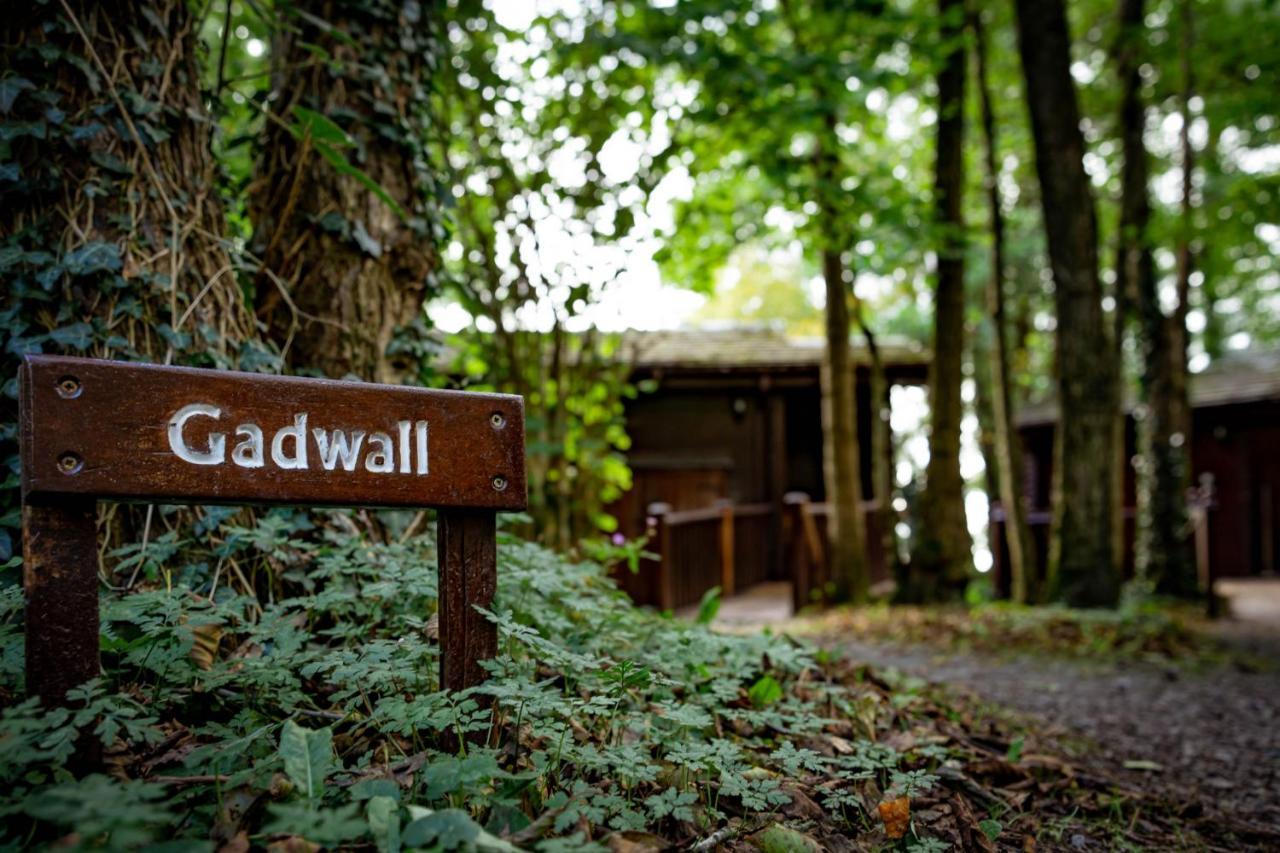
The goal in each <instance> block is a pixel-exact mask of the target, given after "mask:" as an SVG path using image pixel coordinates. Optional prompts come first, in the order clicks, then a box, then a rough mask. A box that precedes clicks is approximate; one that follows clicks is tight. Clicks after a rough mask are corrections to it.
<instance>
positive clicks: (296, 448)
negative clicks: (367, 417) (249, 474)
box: [169, 403, 430, 477]
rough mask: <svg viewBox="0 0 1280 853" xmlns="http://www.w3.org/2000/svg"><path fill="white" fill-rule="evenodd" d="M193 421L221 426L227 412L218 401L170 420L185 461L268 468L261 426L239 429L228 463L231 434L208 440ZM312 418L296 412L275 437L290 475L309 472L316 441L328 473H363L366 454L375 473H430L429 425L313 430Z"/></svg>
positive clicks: (275, 450) (273, 449)
mask: <svg viewBox="0 0 1280 853" xmlns="http://www.w3.org/2000/svg"><path fill="white" fill-rule="evenodd" d="M192 418H213V420H214V421H215V422H216V421H218V420H220V419H221V418H222V409H220V408H219V407H217V406H215V405H213V404H212V403H191V404H189V405H186V406H183V407H182V408H181V409H179V410H178V411H177V412H175V413H174V415H173V417H172V418H170V419H169V448H170V449H171V450H172V451H173V452H174V455H176V456H177V457H178V458H179V459H181V460H182V461H184V462H189V463H191V464H192V465H222V464H225V463H226V462H228V461H230V462H231V464H233V465H235V466H237V467H239V468H264V467H266V465H267V455H268V454H267V439H266V434H265V432H264V431H263V428H262V427H261V426H259V425H258V424H256V423H252V422H247V423H241V424H238V425H237V426H236V428H235V439H234V440H235V446H234V447H233V448H232V450H231V454H230V460H228V458H227V436H226V433H223V432H216V431H215V432H210V433H209V434H208V438H207V439H201V438H199V436H200V431H199V430H198V429H196V428H193V427H189V426H188V421H190V420H191V419H192ZM309 418H310V414H309V413H307V412H295V413H294V414H293V420H292V423H286V424H285V425H284V426H281V427H279V428H278V429H276V430H275V432H274V433H273V434H272V435H271V446H270V462H271V464H273V465H274V466H275V467H277V468H281V469H284V470H286V471H305V470H307V469H308V468H309V467H310V459H309V450H310V443H311V442H312V441H314V442H315V449H316V451H317V453H318V455H319V459H320V468H321V469H322V470H324V471H353V472H354V471H358V470H360V467H361V464H362V459H361V456H363V467H364V470H366V471H368V472H369V473H371V474H395V473H397V472H399V473H401V474H413V475H416V476H419V477H423V476H426V475H427V473H428V472H429V471H430V466H429V464H428V453H427V450H428V448H427V440H428V431H429V426H428V423H427V421H409V420H404V421H397V422H396V428H395V430H394V431H393V432H381V431H379V432H367V431H365V430H363V429H355V430H353V429H325V428H323V427H315V428H313V429H311V430H310V431H308V429H307V420H308V419H309ZM277 423H278V422H277ZM193 436H194V437H193Z"/></svg>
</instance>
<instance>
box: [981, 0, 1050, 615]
mask: <svg viewBox="0 0 1280 853" xmlns="http://www.w3.org/2000/svg"><path fill="white" fill-rule="evenodd" d="M970 22H971V25H972V29H973V34H974V53H975V55H976V57H977V69H978V95H979V99H980V106H981V113H982V130H983V143H984V144H983V162H984V163H985V164H986V174H985V175H984V178H983V180H984V184H985V188H986V192H987V206H988V208H989V210H990V216H991V276H990V278H988V279H987V288H986V303H987V314H988V318H989V319H990V322H991V329H992V335H991V347H990V349H989V351H988V353H987V355H988V360H989V367H990V372H991V393H990V395H989V398H990V400H991V420H992V427H993V429H992V438H993V442H992V443H993V451H994V455H995V457H996V463H997V465H996V479H997V481H998V482H997V486H998V490H997V493H998V494H999V496H1000V505H1001V509H1002V510H1003V511H1004V530H1005V539H1006V541H1007V542H1008V546H1009V597H1010V598H1012V599H1013V600H1014V601H1017V602H1022V603H1025V602H1027V601H1028V600H1029V599H1030V598H1031V597H1032V580H1033V579H1034V578H1035V576H1036V571H1035V566H1034V561H1035V551H1034V550H1033V548H1032V545H1031V531H1030V528H1029V527H1028V526H1027V507H1026V503H1025V502H1024V499H1023V494H1022V483H1023V460H1022V441H1021V439H1020V438H1019V436H1018V429H1017V425H1016V424H1015V422H1014V408H1013V387H1012V377H1011V373H1010V358H1009V319H1008V316H1007V311H1006V308H1005V274H1004V271H1005V243H1004V236H1005V231H1004V213H1003V212H1002V211H1001V208H1000V185H999V176H1000V169H999V165H998V162H999V161H998V159H997V156H996V151H997V144H996V119H995V106H994V105H993V103H992V99H991V85H990V82H989V80H988V75H987V39H986V29H985V27H984V25H983V23H982V15H981V13H980V12H974V13H973V14H971V15H970ZM998 546H999V543H992V547H998Z"/></svg>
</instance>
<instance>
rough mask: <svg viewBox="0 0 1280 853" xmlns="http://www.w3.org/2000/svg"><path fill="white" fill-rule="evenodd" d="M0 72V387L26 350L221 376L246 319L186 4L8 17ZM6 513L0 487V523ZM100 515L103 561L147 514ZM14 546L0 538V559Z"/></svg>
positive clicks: (11, 11) (34, 10) (52, 7)
mask: <svg viewBox="0 0 1280 853" xmlns="http://www.w3.org/2000/svg"><path fill="white" fill-rule="evenodd" d="M0 68H3V69H4V71H3V74H4V75H6V80H5V82H6V83H8V84H9V86H8V87H6V88H7V89H8V94H6V96H4V97H3V98H0V102H3V108H2V109H0V114H2V115H3V118H4V120H5V123H6V129H7V130H14V129H20V132H18V133H17V134H16V135H14V136H10V137H8V138H7V139H6V141H5V142H4V143H0V147H4V148H6V149H7V153H6V156H5V158H4V159H5V160H6V161H8V162H7V165H10V166H12V167H13V169H14V170H16V173H17V177H15V178H12V179H10V180H6V181H5V182H4V184H3V188H2V189H0V235H4V242H5V244H6V246H5V248H6V251H5V252H4V253H2V254H3V255H4V257H3V259H2V260H0V270H2V278H3V282H4V283H3V285H0V288H2V289H3V291H4V294H5V303H6V305H5V307H6V309H7V310H11V311H13V312H14V313H13V314H12V315H10V317H9V320H8V322H7V323H6V324H5V327H4V329H3V330H0V351H3V355H0V375H3V376H4V377H6V378H9V377H13V376H16V375H17V372H18V370H17V368H18V358H19V357H20V354H21V353H23V352H27V351H30V350H31V349H32V348H33V347H34V346H36V345H38V346H39V348H40V350H42V351H44V352H60V353H66V354H71V355H84V356H93V357H98V358H116V359H129V360H137V359H148V360H154V361H159V362H180V363H184V364H196V365H204V366H215V365H216V366H227V365H234V364H235V362H236V358H237V356H238V354H239V345H240V344H241V343H242V342H244V341H246V340H248V339H251V338H253V337H254V326H253V316H252V313H251V312H250V311H249V310H248V308H247V306H246V304H245V300H244V298H243V297H242V294H241V291H240V287H239V283H238V281H237V276H236V270H235V267H234V265H233V262H232V258H231V256H230V254H229V253H228V251H227V248H226V244H225V243H224V241H223V232H224V228H225V224H226V220H225V215H224V212H223V207H222V203H221V199H220V198H219V196H218V193H217V187H218V181H217V177H218V175H217V168H216V163H215V160H214V157H213V153H212V151H211V149H210V142H211V140H212V127H213V123H212V120H211V119H210V117H209V115H208V112H207V110H206V109H205V101H204V97H203V93H202V92H201V90H200V85H199V80H200V42H199V39H198V38H197V35H196V21H195V19H194V17H193V15H192V12H191V8H190V6H189V5H188V4H187V3H186V2H185V0H148V1H147V2H139V3H96V2H85V0H69V2H67V3H66V4H65V5H64V4H61V3H27V4H17V5H14V6H13V7H11V8H6V9H5V15H4V16H3V17H2V19H0ZM10 72H12V76H8V75H9V74H10ZM15 248H16V249H18V252H17V256H16V257H15V255H14V254H13V253H12V252H11V251H9V250H11V249H15ZM46 335H48V337H45V336H46ZM37 342H38V343H37ZM14 398H16V394H13V395H12V396H10V395H3V396H0V420H3V421H4V422H5V423H15V422H16V421H17V411H16V409H17V405H16V400H15V399H14ZM0 458H5V459H16V458H17V436H16V435H14V434H12V433H10V434H9V435H7V436H6V435H0ZM19 502H20V496H19V493H18V490H17V489H16V488H0V514H11V513H16V511H17V507H18V504H19ZM114 509H115V508H114V507H113V512H111V513H110V515H109V517H110V518H111V519H112V521H111V522H110V523H109V524H106V525H104V527H105V532H104V533H103V534H102V538H103V544H104V547H106V548H108V549H110V548H112V547H114V546H115V545H116V544H119V543H120V542H122V541H137V538H138V537H137V536H136V535H135V532H134V530H135V528H136V529H139V530H148V529H149V526H148V522H147V520H146V519H148V518H149V517H150V511H149V510H141V509H140V510H138V511H136V512H131V511H127V510H126V511H119V512H116V511H114ZM142 538H144V539H145V533H144V534H143V536H142ZM15 544H16V543H15V542H14V541H13V539H12V538H11V537H10V534H9V531H8V530H7V529H6V528H4V527H3V526H0V561H3V560H8V559H9V558H10V557H11V556H12V554H13V551H14V550H15Z"/></svg>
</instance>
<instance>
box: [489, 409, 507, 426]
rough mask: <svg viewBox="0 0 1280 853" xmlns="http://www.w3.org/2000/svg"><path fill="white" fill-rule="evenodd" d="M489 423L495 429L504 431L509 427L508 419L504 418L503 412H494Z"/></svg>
mask: <svg viewBox="0 0 1280 853" xmlns="http://www.w3.org/2000/svg"><path fill="white" fill-rule="evenodd" d="M489 423H491V424H493V428H494V429H502V428H503V427H504V426H506V425H507V419H506V418H504V417H503V416H502V412H494V413H493V414H492V415H489Z"/></svg>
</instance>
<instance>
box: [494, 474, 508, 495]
mask: <svg viewBox="0 0 1280 853" xmlns="http://www.w3.org/2000/svg"><path fill="white" fill-rule="evenodd" d="M506 488H507V478H506V477H503V476H502V475H498V476H496V477H494V478H493V490H494V491H495V492H501V491H505V490H506Z"/></svg>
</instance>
